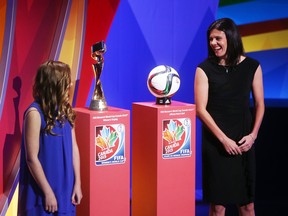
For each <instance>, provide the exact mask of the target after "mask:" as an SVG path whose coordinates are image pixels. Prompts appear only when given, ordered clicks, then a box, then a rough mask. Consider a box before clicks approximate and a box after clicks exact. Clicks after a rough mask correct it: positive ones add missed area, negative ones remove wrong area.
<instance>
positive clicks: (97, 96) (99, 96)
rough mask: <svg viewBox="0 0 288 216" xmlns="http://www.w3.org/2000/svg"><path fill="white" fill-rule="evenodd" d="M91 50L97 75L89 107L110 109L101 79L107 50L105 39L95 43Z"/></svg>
mask: <svg viewBox="0 0 288 216" xmlns="http://www.w3.org/2000/svg"><path fill="white" fill-rule="evenodd" d="M91 52H92V54H91V57H92V58H93V59H94V60H95V61H96V63H95V64H93V65H92V67H93V71H94V76H95V87H94V92H93V95H92V99H91V102H90V106H89V109H90V110H97V111H103V110H107V109H108V107H107V103H106V99H105V96H104V92H103V89H102V84H101V81H100V76H101V73H102V70H103V66H104V57H103V54H104V53H105V52H106V44H105V43H104V41H100V42H97V43H95V44H93V45H92V47H91Z"/></svg>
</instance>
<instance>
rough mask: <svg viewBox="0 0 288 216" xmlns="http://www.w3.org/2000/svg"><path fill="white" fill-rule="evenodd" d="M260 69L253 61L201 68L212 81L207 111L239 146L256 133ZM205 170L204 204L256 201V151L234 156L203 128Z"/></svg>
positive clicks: (246, 59) (211, 64)
mask: <svg viewBox="0 0 288 216" xmlns="http://www.w3.org/2000/svg"><path fill="white" fill-rule="evenodd" d="M258 66H259V62H258V61H256V60H254V59H252V58H250V57H246V58H245V59H244V60H243V61H242V62H241V63H240V64H238V65H237V66H235V67H230V68H225V67H223V66H220V65H218V64H215V63H212V62H210V61H209V60H205V61H204V62H202V63H201V64H199V65H198V67H200V68H201V69H202V70H203V71H204V72H205V73H206V75H207V77H208V82H209V92H208V94H209V95H208V104H207V110H208V112H209V113H210V114H211V116H212V117H213V119H214V120H215V122H216V124H217V125H218V126H219V127H220V128H221V130H222V131H223V132H224V133H225V134H226V135H227V136H228V137H230V138H231V139H233V140H234V141H236V142H238V141H239V140H240V139H241V138H242V137H243V136H244V135H247V134H249V133H250V132H251V130H252V126H253V119H252V114H251V110H250V95H251V88H252V82H253V78H254V74H255V72H256V69H257V67H258ZM253 146H254V145H253ZM202 169H203V170H202V174H203V178H202V180H203V199H204V201H207V202H209V203H213V204H222V205H227V204H238V205H243V204H248V203H250V202H253V201H254V196H255V172H256V171H255V152H254V147H252V148H251V149H250V150H249V151H248V152H246V153H243V154H242V155H237V156H231V155H229V154H228V153H227V152H226V151H225V149H224V147H223V145H222V144H221V143H220V142H219V140H218V139H217V138H216V137H215V136H214V135H213V134H212V133H211V132H210V130H209V129H208V128H206V127H205V125H204V124H203V126H202Z"/></svg>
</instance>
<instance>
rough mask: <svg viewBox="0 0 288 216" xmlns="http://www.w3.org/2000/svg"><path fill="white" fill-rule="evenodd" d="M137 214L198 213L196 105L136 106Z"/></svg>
mask: <svg viewBox="0 0 288 216" xmlns="http://www.w3.org/2000/svg"><path fill="white" fill-rule="evenodd" d="M132 117H133V118H132V144H133V146H132V215H133V216H154V215H155V216H156V215H157V216H175V215H179V216H193V215H195V156H196V153H195V105H193V104H187V103H181V102H177V101H172V103H171V105H156V104H155V103H150V102H143V103H134V104H133V105H132Z"/></svg>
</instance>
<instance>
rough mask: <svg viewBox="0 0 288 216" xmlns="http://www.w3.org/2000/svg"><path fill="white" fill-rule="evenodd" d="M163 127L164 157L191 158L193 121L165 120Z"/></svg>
mask: <svg viewBox="0 0 288 216" xmlns="http://www.w3.org/2000/svg"><path fill="white" fill-rule="evenodd" d="M162 127H163V129H162V143H163V145H162V146H163V149H162V157H163V158H181V157H190V156H191V138H190V136H191V133H190V131H191V120H190V119H189V118H179V119H169V120H164V121H163V125H162Z"/></svg>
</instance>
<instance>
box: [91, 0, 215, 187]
mask: <svg viewBox="0 0 288 216" xmlns="http://www.w3.org/2000/svg"><path fill="white" fill-rule="evenodd" d="M217 7H218V1H202V0H193V1H186V0H156V1H155V0H146V1H135V0H131V1H128V0H122V1H121V2H120V5H119V7H118V10H117V13H116V15H115V18H114V21H113V24H112V26H111V29H110V32H109V34H108V38H107V41H106V45H107V52H106V53H105V54H104V58H105V65H104V68H103V73H102V75H101V82H102V85H103V89H104V94H105V97H106V100H107V103H108V106H116V107H121V108H124V109H131V107H132V103H133V102H142V101H154V100H155V98H154V96H152V95H151V93H150V92H149V90H148V88H147V84H146V81H147V76H148V74H149V72H150V71H151V70H152V69H153V68H154V67H156V66H157V65H160V64H166V65H169V66H172V67H173V68H175V69H176V70H177V71H178V73H179V75H180V78H181V86H180V89H179V91H178V92H177V93H176V94H175V95H174V97H173V98H172V100H178V101H183V102H187V103H194V72H195V69H196V66H197V64H198V63H199V62H200V61H202V60H203V59H204V58H205V57H206V56H207V48H206V29H207V27H208V25H209V24H210V23H211V22H212V21H213V20H214V19H215V13H216V10H217ZM93 88H94V83H93V85H92V86H91V90H90V95H89V97H88V99H87V103H86V106H89V103H90V98H91V94H92V92H93ZM197 125H199V124H197ZM196 131H197V142H196V143H200V142H199V141H200V140H198V139H200V138H201V135H200V132H201V131H200V130H198V129H196ZM132 145H133V144H132ZM197 145H198V146H196V149H199V150H198V151H197V152H196V154H197V155H196V158H197V161H199V163H198V162H196V166H197V167H196V170H197V176H196V189H197V188H202V184H201V162H200V161H201V153H200V146H199V144H197ZM147 160H148V158H147Z"/></svg>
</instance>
